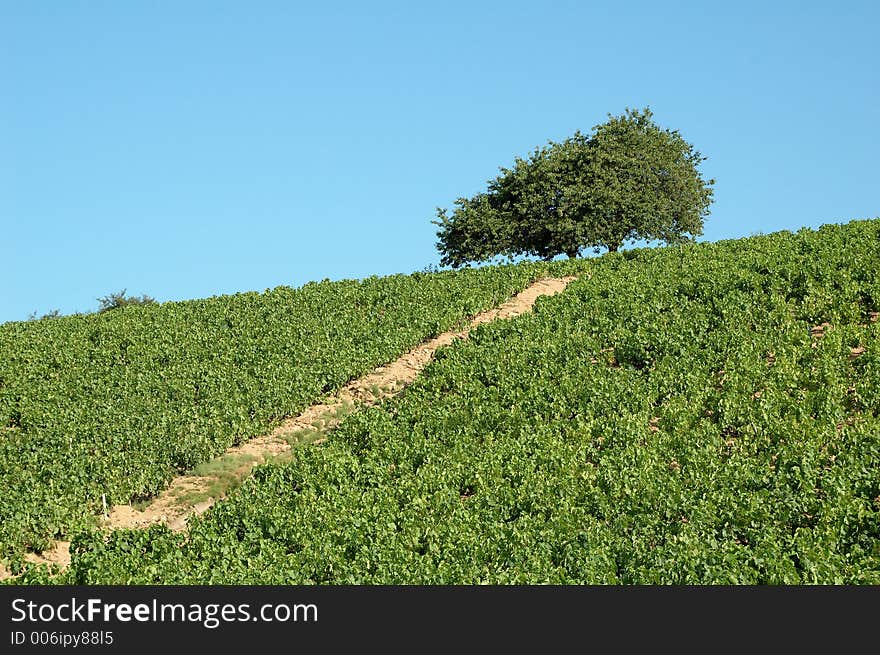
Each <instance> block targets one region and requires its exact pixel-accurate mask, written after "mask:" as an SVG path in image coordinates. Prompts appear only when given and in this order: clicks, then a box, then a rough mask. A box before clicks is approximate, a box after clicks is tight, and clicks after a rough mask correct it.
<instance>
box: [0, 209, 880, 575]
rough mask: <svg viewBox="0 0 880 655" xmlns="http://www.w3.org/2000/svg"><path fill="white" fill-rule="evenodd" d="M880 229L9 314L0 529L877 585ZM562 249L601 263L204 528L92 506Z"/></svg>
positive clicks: (266, 563)
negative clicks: (140, 520)
mask: <svg viewBox="0 0 880 655" xmlns="http://www.w3.org/2000/svg"><path fill="white" fill-rule="evenodd" d="M878 253H880V220H871V221H853V222H851V223H848V224H845V225H828V226H824V227H823V228H821V229H819V230H816V231H813V230H807V229H804V230H800V231H798V232H797V233H791V232H779V233H775V234H771V235H762V236H755V237H751V238H748V239H740V240H731V241H721V242H717V243H704V244H687V245H683V246H672V247H667V248H657V249H636V250H631V251H627V252H621V253H613V254H608V255H605V256H603V257H601V258H596V259H590V260H577V261H570V262H554V263H552V264H549V265H541V266H539V265H537V264H524V265H519V266H510V267H501V268H487V269H478V270H476V271H469V272H465V273H457V274H454V275H453V274H430V275H429V274H423V275H421V276H416V277H407V278H404V277H400V278H392V279H391V280H389V279H387V278H385V279H381V280H371V281H365V282H363V283H344V284H342V283H338V284H337V285H336V286H333V285H330V284H321V285H313V286H307V287H305V288H304V289H303V290H301V291H290V290H284V291H278V290H276V291H275V292H271V293H269V294H266V295H248V296H242V297H231V298H225V299H212V300H208V301H200V302H195V303H184V304H180V305H175V306H173V307H172V308H170V309H169V308H167V307H166V306H162V307H161V308H156V309H153V308H139V309H137V310H130V309H126V310H125V312H124V313H121V314H119V315H118V316H108V317H104V316H97V317H84V318H76V319H70V320H67V319H64V320H54V321H48V322H45V324H44V323H43V322H40V323H39V324H34V325H31V324H14V325H11V326H4V327H3V328H2V330H0V344H2V353H3V361H2V368H0V376H2V377H0V394H2V395H0V416H9V417H10V419H9V423H8V425H7V429H6V431H5V435H4V438H3V442H2V454H0V457H2V465H3V482H2V485H3V488H2V492H0V499H2V500H0V503H2V517H3V528H2V530H3V532H2V539H3V541H4V544H5V548H6V549H7V553H14V552H19V551H20V550H21V549H22V548H24V547H31V548H38V547H39V546H40V544H41V541H40V540H41V539H48V538H50V537H53V536H56V535H60V534H73V536H74V540H73V544H72V556H73V558H72V563H71V566H70V567H69V568H68V569H67V570H66V571H64V572H62V573H61V574H59V575H57V576H55V577H54V578H50V577H49V576H48V573H49V572H48V571H47V570H46V569H44V568H40V567H26V570H25V573H24V575H22V576H21V578H20V579H19V581H20V582H24V583H35V582H37V583H38V582H46V581H53V582H63V583H68V584H156V583H158V584H478V583H479V584H544V583H565V584H568V583H574V584H585V583H586V584H611V583H614V584H616V583H620V584H695V583H696V584H829V583H836V584H872V585H874V584H880V322H878V320H877V319H878V315H880V314H878V312H880V256H878ZM543 266H549V269H550V271H551V272H554V273H562V272H567V273H570V272H576V273H577V274H578V275H579V279H578V280H577V281H575V282H573V283H571V284H570V285H569V286H568V288H567V289H566V291H565V292H564V293H562V294H560V295H557V296H554V297H552V298H543V299H540V300H539V301H538V303H537V304H536V307H535V311H534V312H533V313H531V314H527V315H523V316H519V317H517V318H514V319H511V320H508V321H496V322H493V323H490V324H487V325H484V326H482V327H480V328H479V329H477V330H475V331H473V332H471V334H470V337H469V339H468V340H466V341H459V342H456V343H454V344H453V345H451V346H449V347H446V348H443V349H442V350H440V351H439V352H438V353H437V357H436V358H435V360H434V361H433V362H432V363H431V364H430V365H429V366H428V367H427V368H426V369H425V371H424V373H423V375H422V376H421V377H420V378H419V379H417V380H416V381H415V382H414V383H413V384H412V385H411V386H409V387H408V388H407V389H406V390H405V391H404V392H403V393H402V394H400V395H399V396H397V397H395V398H393V399H391V400H388V401H386V402H384V403H382V404H381V405H380V406H377V407H370V408H364V409H362V410H360V411H358V412H355V413H352V414H350V415H349V416H347V417H346V418H345V419H344V420H343V421H342V423H341V424H340V425H339V426H338V427H337V428H336V429H335V430H334V431H333V433H332V435H331V438H330V439H329V440H328V441H326V442H325V443H323V444H321V445H317V446H309V447H304V448H301V449H298V450H297V451H296V453H295V455H294V456H293V457H292V458H291V459H290V460H289V461H286V462H279V463H270V464H267V465H263V466H260V467H258V468H257V469H256V470H255V471H254V475H253V476H252V477H251V478H249V479H248V480H247V481H246V482H245V483H244V484H243V485H242V486H240V487H239V488H238V489H236V490H235V491H234V492H233V493H232V494H231V495H230V496H229V497H227V498H226V499H225V500H223V501H222V502H220V503H218V504H216V505H215V506H214V507H213V508H212V509H211V510H210V511H208V512H207V513H206V514H204V515H203V516H201V517H199V518H196V519H193V520H192V521H191V523H190V527H189V530H188V531H187V532H185V533H175V532H171V531H170V530H169V529H168V528H166V527H164V526H155V527H152V528H150V529H147V530H119V531H114V532H112V533H110V534H107V533H106V532H105V531H102V530H100V529H96V528H93V527H90V523H89V521H87V520H85V519H86V518H87V517H88V516H93V515H94V514H95V513H96V512H97V511H99V508H98V506H97V505H96V504H95V503H96V498H98V499H100V494H101V493H108V494H110V495H111V496H112V497H113V499H114V502H117V501H122V502H127V501H128V500H130V499H132V498H136V497H138V496H139V495H148V494H151V493H155V492H156V491H157V490H158V489H159V488H160V487H161V486H162V485H163V484H164V483H165V481H167V479H168V476H169V475H170V472H172V471H173V470H175V469H176V470H181V469H184V468H186V467H189V466H192V465H193V464H194V463H196V462H198V461H203V460H204V459H206V458H208V457H210V456H212V455H213V454H216V453H217V452H219V451H220V450H222V449H223V448H224V447H225V446H227V445H229V444H230V443H233V442H235V441H236V440H240V439H242V438H246V437H247V435H250V434H255V433H256V432H257V431H259V430H260V429H264V428H265V427H266V426H267V425H270V424H271V423H272V422H273V421H274V420H276V419H277V418H279V417H281V416H283V415H285V414H289V413H290V412H292V411H295V410H296V409H297V408H299V407H302V406H303V405H304V404H306V403H308V402H309V401H310V400H311V399H313V398H315V397H317V396H319V395H320V394H321V393H323V392H326V391H327V390H328V389H332V388H336V387H338V386H339V385H341V384H342V383H344V382H345V380H346V379H350V378H351V377H352V376H354V375H357V374H359V373H360V372H362V371H364V370H366V369H368V368H369V367H370V366H373V365H376V364H378V363H381V362H382V361H387V360H388V359H390V358H391V357H393V356H394V355H395V354H396V353H399V352H401V351H402V350H403V349H405V348H406V347H407V346H411V345H412V344H414V343H416V342H418V340H419V339H421V338H424V336H425V335H428V334H431V333H432V332H436V331H438V330H440V329H442V328H443V327H444V326H447V325H450V324H453V323H455V321H457V320H459V319H460V318H461V317H463V316H465V315H467V314H469V313H473V312H475V311H476V310H477V309H479V308H482V307H484V306H487V305H489V304H491V303H493V302H497V301H498V300H499V299H501V298H503V297H505V296H506V295H510V294H511V293H512V292H514V291H515V290H517V289H519V288H521V287H522V286H524V285H525V284H527V283H528V282H529V281H530V280H532V279H534V278H535V277H536V276H537V275H538V274H539V273H540V272H543V270H544V268H543ZM389 285H393V286H389ZM291 305H292V306H291ZM377 307H382V308H384V313H383V312H382V311H377ZM316 308H317V309H316ZM309 311H311V312H313V313H314V312H318V313H319V315H317V316H316V315H314V314H308V312H309ZM230 321H231V324H230ZM237 321H242V323H238V322H237ZM172 435H173V436H172ZM97 502H100V500H98V501H97Z"/></svg>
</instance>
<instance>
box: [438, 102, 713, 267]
mask: <svg viewBox="0 0 880 655" xmlns="http://www.w3.org/2000/svg"><path fill="white" fill-rule="evenodd" d="M652 116H653V114H652V113H651V111H650V110H649V109H644V110H642V111H635V110H627V111H626V113H625V114H624V115H622V116H610V115H609V119H608V121H607V122H606V123H603V124H601V125H597V126H596V127H595V128H594V132H593V134H592V136H589V137H587V136H585V135H583V134H581V133H580V132H576V133H575V134H574V136H572V137H570V138H568V139H566V140H565V141H563V142H562V143H554V142H552V141H550V142H549V144H548V145H547V146H544V147H540V148H536V149H535V151H534V153H532V155H531V156H530V157H529V158H528V159H521V158H517V159H516V160H515V163H514V166H513V168H510V169H507V168H502V169H501V174H500V175H499V176H498V177H496V178H495V179H494V180H491V181H490V182H489V183H488V190H487V191H486V192H485V193H479V194H477V195H476V196H474V197H473V198H458V199H457V200H456V201H455V209H454V211H453V213H452V215H451V216H449V215H447V213H446V210H445V209H438V211H437V215H438V219H439V220H437V221H434V223H435V224H436V225H438V226H439V228H440V229H439V231H438V232H437V235H438V237H439V244H438V249H439V251H440V253H441V255H442V259H441V262H442V263H443V264H444V265H452V266H454V267H458V266H462V265H464V264H466V263H467V262H470V261H483V260H491V259H493V258H495V257H514V256H516V255H534V256H538V257H541V258H544V259H552V258H553V257H554V256H556V255H559V254H566V255H568V256H569V257H576V256H577V255H578V254H579V253H580V252H581V251H582V250H583V249H584V248H595V249H597V250H598V249H599V248H607V249H608V250H611V251H616V250H618V249H619V248H620V246H622V245H623V244H624V243H626V242H627V241H635V240H639V239H646V240H660V241H664V242H667V243H676V242H679V241H682V240H683V239H685V238H686V235H694V236H696V235H699V234H702V229H703V217H704V216H705V215H706V214H708V211H709V205H710V204H711V202H712V196H713V191H712V189H711V186H712V185H713V184H714V180H708V181H704V180H703V178H702V176H701V174H700V172H699V171H698V169H697V167H698V165H699V164H700V162H701V161H703V160H704V159H705V157H703V156H702V155H701V154H700V153H699V152H698V151H697V150H695V149H694V147H693V146H692V145H691V144H689V143H687V142H686V141H685V140H684V139H683V138H682V136H681V134H680V133H679V132H678V131H677V130H669V129H662V128H660V127H658V126H657V125H656V124H655V123H654V122H653V120H652Z"/></svg>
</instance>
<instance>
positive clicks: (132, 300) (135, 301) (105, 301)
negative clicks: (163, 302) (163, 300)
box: [98, 289, 156, 312]
mask: <svg viewBox="0 0 880 655" xmlns="http://www.w3.org/2000/svg"><path fill="white" fill-rule="evenodd" d="M98 302H99V303H100V306H99V308H98V311H99V312H106V311H110V310H111V309H119V308H120V307H127V306H129V305H151V304H153V303H155V302H156V300H155V299H154V298H151V297H150V296H148V295H146V294H144V295H142V296H126V295H125V289H123V290H122V291H117V292H116V293H111V294H109V295H106V296H103V297H102V298H98Z"/></svg>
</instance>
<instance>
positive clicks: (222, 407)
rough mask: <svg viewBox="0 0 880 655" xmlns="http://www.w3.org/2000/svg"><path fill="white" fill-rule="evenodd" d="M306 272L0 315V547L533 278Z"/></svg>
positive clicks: (12, 553)
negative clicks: (137, 300)
mask: <svg viewBox="0 0 880 655" xmlns="http://www.w3.org/2000/svg"><path fill="white" fill-rule="evenodd" d="M539 272H540V271H539V268H538V267H536V266H532V265H527V266H519V267H514V266H504V267H494V268H486V269H480V270H468V271H461V272H443V273H418V274H414V275H409V276H404V275H397V276H391V277H384V278H369V279H366V280H362V281H342V282H329V281H324V282H320V283H310V284H307V285H305V286H303V287H302V288H299V289H291V288H286V287H279V288H276V289H274V290H267V291H266V292H265V293H245V294H238V295H233V296H222V297H215V298H210V299H207V300H199V301H189V302H180V303H165V304H163V305H144V306H129V307H124V308H121V309H117V310H113V311H109V312H103V313H100V314H91V315H81V316H69V317H63V318H56V319H50V320H41V321H31V322H23V323H8V324H5V325H2V326H0V557H2V558H7V559H8V561H10V562H11V563H12V565H13V566H15V565H16V563H17V562H20V561H21V555H22V553H23V552H24V551H25V549H31V550H36V551H40V550H42V549H44V548H46V547H47V546H48V545H49V542H50V540H52V539H55V538H60V537H67V536H68V535H70V534H71V533H72V532H75V531H77V530H79V529H82V528H84V527H88V526H94V525H96V521H95V517H96V516H98V515H100V513H101V512H102V511H103V510H104V505H105V503H106V504H107V505H108V506H112V505H113V504H117V503H129V502H132V501H135V502H136V501H138V500H139V499H144V498H148V497H150V496H153V495H155V494H156V493H157V492H159V491H160V490H161V489H163V488H164V486H165V485H166V484H167V483H168V481H169V480H170V479H171V478H172V477H173V476H174V475H175V474H178V473H180V472H183V471H186V470H188V469H190V468H192V467H194V466H196V465H197V464H199V463H201V462H204V461H205V460H208V459H210V458H211V457H213V456H215V455H218V454H219V453H221V452H223V450H224V449H225V448H227V447H228V446H230V445H232V444H235V443H239V442H241V441H242V440H246V439H248V438H250V437H252V436H254V435H258V434H262V433H264V432H265V431H267V430H268V429H269V428H270V427H271V426H273V425H274V424H276V423H277V422H278V421H279V420H280V419H281V418H283V417H285V416H288V415H291V414H295V413H297V412H299V411H300V410H302V409H303V408H305V407H306V406H308V405H310V404H311V403H313V402H314V401H315V400H316V399H318V398H319V397H321V396H322V395H323V394H325V393H330V392H333V391H335V390H337V389H338V388H339V387H341V386H342V385H343V384H345V383H346V382H347V381H349V380H351V379H353V378H356V377H358V376H359V375H361V374H363V373H365V372H367V371H369V370H371V369H372V368H374V367H375V366H377V365H379V364H382V363H385V362H387V361H389V360H390V359H393V358H394V357H396V356H397V355H399V354H401V353H402V352H404V351H406V350H408V349H409V348H411V347H412V346H414V345H416V344H418V343H420V342H422V341H423V340H425V339H426V338H428V337H431V336H433V335H435V334H437V333H438V332H440V331H442V330H445V329H447V328H449V327H451V326H454V325H457V324H458V323H460V322H461V321H462V320H463V319H465V318H467V317H468V316H470V315H472V314H475V313H476V312H478V311H480V310H483V309H486V308H489V307H492V306H494V305H496V304H498V303H499V302H501V301H502V300H504V299H505V298H507V297H508V296H510V295H511V294H513V293H515V292H516V291H519V290H520V289H522V288H523V287H524V286H526V285H527V284H528V283H529V282H531V281H532V280H533V279H535V278H536V277H537V275H538V274H539Z"/></svg>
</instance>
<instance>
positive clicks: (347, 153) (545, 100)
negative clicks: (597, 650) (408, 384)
mask: <svg viewBox="0 0 880 655" xmlns="http://www.w3.org/2000/svg"><path fill="white" fill-rule="evenodd" d="M878 7H880V3H877V2H874V1H872V0H865V1H862V2H847V1H845V0H844V1H842V2H769V3H768V2H741V1H740V2H723V3H720V2H719V3H709V2H702V1H701V2H690V3H676V2H638V1H631V2H625V3H624V2H620V3H612V2H601V3H599V2H552V1H542V2H515V1H511V0H505V1H503V2H479V1H478V0H471V1H467V2H454V1H444V2H431V3H415V2H399V3H390V2H379V1H375V2H347V3H343V2H320V3H317V2H316V3H308V4H307V3H299V2H294V1H293V0H289V1H286V2H269V1H260V0H254V1H252V2H243V1H242V2H220V1H211V2H195V1H182V0H173V1H164V2H137V1H135V0H131V1H125V2H110V1H106V2H98V1H75V0H65V1H64V2H52V1H44V2H22V1H18V2H10V1H6V0H0V244H2V250H3V252H2V256H0V322H2V321H9V320H23V319H26V318H27V317H28V315H29V314H31V313H32V312H37V313H39V314H42V313H45V312H47V311H49V310H52V309H59V310H60V311H61V312H62V313H65V314H66V313H71V312H74V311H93V310H95V309H96V308H97V306H98V302H97V298H98V297H100V296H105V295H107V294H109V293H111V292H114V291H118V290H120V289H123V288H124V289H127V291H128V293H129V294H131V295H140V294H148V295H151V296H153V297H154V298H156V299H157V300H160V301H165V300H180V299H186V298H200V297H207V296H212V295H216V294H224V293H234V292H237V291H248V290H258V291H262V290H264V289H267V288H272V287H275V286H277V285H291V286H298V285H300V284H303V283H305V282H307V281H309V280H320V279H323V278H330V279H341V278H351V277H365V276H368V275H373V274H379V275H384V274H390V273H398V272H403V273H409V272H413V271H417V270H422V269H424V268H425V267H426V266H428V265H432V264H436V263H438V261H439V257H438V254H437V251H436V247H435V244H436V235H435V231H436V226H434V225H432V224H431V221H432V220H433V219H434V218H435V209H436V207H438V206H441V207H451V206H452V204H453V201H454V200H455V198H457V197H459V196H470V195H473V194H474V193H477V192H479V191H481V190H484V189H485V186H486V181H487V180H488V179H490V178H493V177H494V176H495V175H496V174H497V173H498V167H499V166H502V165H510V164H511V163H512V162H513V158H514V156H516V155H519V156H526V155H528V154H529V152H530V151H531V150H532V149H534V148H535V147H536V146H538V145H541V144H545V143H546V142H547V141H548V140H550V139H552V140H554V141H560V140H563V139H565V138H566V137H568V136H570V135H571V134H573V133H574V131H575V130H581V131H582V132H589V131H590V130H591V129H592V128H593V126H595V125H596V124H598V123H601V122H603V121H604V120H606V118H607V115H608V114H609V113H611V114H620V113H622V112H623V111H624V109H625V108H626V107H633V108H637V107H638V108H641V107H644V106H650V108H651V109H652V111H653V112H654V119H655V121H656V122H657V123H658V124H660V125H661V126H664V127H670V128H674V129H678V130H680V131H681V133H682V135H683V136H684V138H685V139H686V140H688V141H689V142H691V143H693V144H694V146H695V147H696V148H697V149H698V150H700V151H701V152H702V153H703V154H704V155H706V156H707V157H708V158H709V159H708V160H707V161H706V162H704V163H703V165H702V170H703V172H704V173H705V175H706V176H707V177H714V178H716V179H717V183H716V186H715V204H714V205H713V206H712V213H711V214H710V215H709V216H708V217H707V219H706V225H705V234H704V236H703V237H702V239H704V240H716V239H720V238H730V237H739V236H748V235H750V234H754V233H757V232H764V233H766V232H770V231H774V230H779V229H797V228H799V227H802V226H809V227H818V226H819V225H821V224H823V223H840V222H845V221H848V220H850V219H854V218H872V217H875V216H878V215H880V193H878V192H880V158H878V152H880V49H878V47H877V38H878V37H877V35H878V33H880V9H878Z"/></svg>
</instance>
